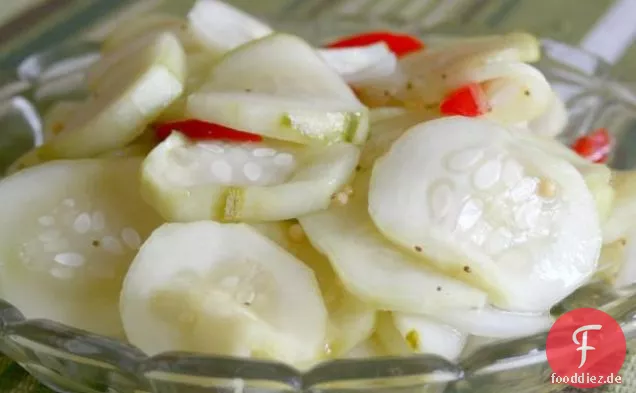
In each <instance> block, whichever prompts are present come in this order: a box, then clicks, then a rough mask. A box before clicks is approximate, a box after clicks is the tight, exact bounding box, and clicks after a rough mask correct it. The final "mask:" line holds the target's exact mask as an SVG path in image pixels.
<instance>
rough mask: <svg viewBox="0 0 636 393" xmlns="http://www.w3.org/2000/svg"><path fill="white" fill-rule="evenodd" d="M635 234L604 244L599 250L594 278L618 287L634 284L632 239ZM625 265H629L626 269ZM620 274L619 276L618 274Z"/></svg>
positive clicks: (635, 278) (635, 274) (635, 280)
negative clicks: (599, 254)
mask: <svg viewBox="0 0 636 393" xmlns="http://www.w3.org/2000/svg"><path fill="white" fill-rule="evenodd" d="M634 235H636V233H633V231H632V233H628V234H627V235H626V236H625V238H622V239H620V240H617V241H615V242H613V243H609V244H604V245H603V248H602V249H601V256H600V257H599V258H598V269H597V270H596V274H595V275H594V277H595V278H597V279H599V280H603V281H605V282H607V283H609V284H616V283H617V282H618V285H617V286H618V287H622V286H625V285H629V284H631V283H633V282H636V267H633V265H634V261H636V260H635V259H634V251H636V250H635V249H634V247H633V244H634V240H636V238H635V237H634ZM626 264H631V265H632V266H630V267H628V266H626ZM619 272H620V274H619Z"/></svg>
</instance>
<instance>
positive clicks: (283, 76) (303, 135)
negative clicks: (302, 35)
mask: <svg viewBox="0 0 636 393" xmlns="http://www.w3.org/2000/svg"><path fill="white" fill-rule="evenodd" d="M255 65H258V66H255ZM187 110H188V112H189V113H190V114H191V115H192V116H193V117H196V118H198V119H202V120H207V121H210V122H212V123H216V124H222V125H225V126H228V127H231V128H234V129H238V130H246V131H249V132H251V133H254V134H260V135H263V136H267V137H271V138H275V139H282V140H286V141H290V142H298V143H302V144H311V143H314V144H325V143H333V142H340V141H345V142H352V143H355V144H361V143H364V142H365V141H366V136H367V132H368V113H367V109H366V108H365V107H364V106H363V105H362V104H361V103H360V101H358V99H357V98H356V97H355V95H354V94H353V92H352V91H351V89H350V88H349V87H348V86H347V84H346V83H345V82H344V81H343V80H342V78H340V76H338V74H337V73H336V72H335V71H334V70H332V69H331V68H330V67H329V66H328V65H327V64H325V62H324V61H323V60H322V59H321V58H320V56H319V55H318V53H317V52H316V51H315V50H314V48H312V47H311V46H310V45H309V44H307V43H306V42H304V41H302V40H301V39H299V38H297V37H294V36H290V35H285V34H274V35H271V36H268V37H265V38H261V39H259V40H257V41H254V42H251V43H248V44H246V45H243V46H241V47H239V48H237V49H236V50H234V51H232V52H230V53H229V54H227V55H226V56H225V57H223V59H221V60H220V61H219V62H218V63H217V64H216V66H215V67H214V68H213V70H212V72H211V73H210V75H209V77H208V80H207V81H206V83H205V84H204V85H203V86H202V87H201V89H200V90H199V91H197V92H196V93H194V94H192V95H191V96H190V97H189V98H188V105H187Z"/></svg>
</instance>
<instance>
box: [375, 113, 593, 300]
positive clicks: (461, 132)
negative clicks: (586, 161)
mask: <svg viewBox="0 0 636 393" xmlns="http://www.w3.org/2000/svg"><path fill="white" fill-rule="evenodd" d="M516 134H517V133H515V132H514V131H511V130H508V129H506V128H503V127H501V126H499V125H497V124H496V123H493V122H490V121H486V120H481V119H471V118H463V117H449V118H443V119H437V120H433V121H429V122H426V123H423V124H420V125H418V126H415V127H413V128H411V129H409V130H407V131H406V132H405V133H404V134H403V135H402V136H401V137H400V138H399V139H398V140H397V141H396V142H395V143H394V144H393V145H392V146H391V149H390V150H389V152H388V153H387V154H385V155H384V156H383V157H382V158H380V159H379V160H377V161H376V163H375V165H374V168H373V175H372V179H371V186H370V190H369V212H370V214H371V217H372V219H373V221H374V223H375V225H376V226H377V227H378V229H379V230H380V231H381V232H382V233H383V234H384V235H385V236H387V237H388V238H389V239H391V240H392V241H393V242H394V243H395V244H398V245H400V246H401V247H402V248H403V249H404V250H405V251H408V252H410V253H411V254H412V255H414V256H416V257H420V256H424V257H426V258H427V260H428V261H430V262H434V263H435V264H436V265H437V267H438V268H439V269H442V270H443V271H445V272H446V273H447V274H450V275H452V276H454V277H457V278H459V279H462V280H465V281H466V282H470V283H473V284H474V285H477V286H479V287H480V288H483V289H485V290H487V291H488V292H489V294H490V298H491V301H492V302H493V304H495V305H497V306H499V307H501V308H504V309H509V310H518V311H536V312H543V311H546V310H548V309H549V308H550V307H551V306H552V305H554V304H555V303H557V302H558V301H559V300H561V299H563V298H564V297H566V296H567V295H569V294H570V293H571V292H573V291H574V290H575V289H576V288H577V287H578V286H580V285H581V284H582V283H584V282H586V281H587V280H588V279H589V278H590V277H591V276H592V275H593V274H594V271H595V270H596V267H597V258H598V255H599V252H600V248H601V231H600V223H599V217H598V212H597V209H596V204H595V200H594V197H593V196H592V194H591V193H590V191H589V189H588V187H587V185H586V183H585V181H584V179H583V177H582V176H581V174H580V173H579V172H578V171H577V169H576V168H575V167H574V166H573V165H572V164H570V163H569V162H568V161H566V160H564V159H562V158H561V157H559V156H557V155H550V154H549V153H548V152H546V151H545V150H544V149H543V148H542V145H540V144H535V145H533V144H530V143H528V140H527V139H523V138H518V137H517V136H516ZM417 247H419V249H421V250H422V251H421V252H418V251H415V250H416V248H417Z"/></svg>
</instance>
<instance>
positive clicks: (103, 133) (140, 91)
mask: <svg viewBox="0 0 636 393" xmlns="http://www.w3.org/2000/svg"><path fill="white" fill-rule="evenodd" d="M184 79H185V55H184V53H183V49H182V48H181V45H180V44H179V41H178V40H177V39H176V38H175V37H174V36H172V35H170V34H162V35H160V36H159V37H157V39H156V40H155V41H154V42H153V43H152V44H151V45H149V46H148V47H147V48H145V49H144V50H143V51H141V52H140V53H137V54H136V55H134V56H131V57H130V58H128V59H127V60H126V61H125V62H123V63H122V64H118V65H117V66H113V67H112V68H111V69H109V71H108V73H107V75H104V76H103V79H102V82H100V86H99V88H98V89H97V90H96V91H95V93H94V94H93V95H92V97H91V98H89V99H88V100H87V101H86V102H84V103H83V104H82V105H81V106H80V107H78V108H77V110H76V111H75V112H74V115H73V116H72V117H70V118H69V119H68V121H67V122H66V127H65V130H64V132H62V133H60V134H59V135H57V136H56V137H55V138H54V139H52V140H50V141H48V142H47V143H45V144H44V145H42V146H41V147H40V148H38V150H37V153H36V154H37V156H38V157H39V158H40V159H41V160H52V159H59V158H82V157H91V156H94V155H96V154H99V153H103V152H106V151H109V150H114V149H117V148H121V147H124V146H126V145H127V144H129V143H130V142H132V141H133V140H134V139H135V138H137V137H138V136H139V135H140V134H141V133H142V132H143V131H144V129H145V127H146V125H147V124H148V123H150V122H151V121H152V120H153V119H154V118H156V117H157V116H158V115H159V113H161V111H163V110H164V109H165V108H166V107H167V106H168V105H170V104H171V103H172V102H173V101H174V100H176V99H177V98H178V97H179V96H180V95H181V93H182V90H183V82H184Z"/></svg>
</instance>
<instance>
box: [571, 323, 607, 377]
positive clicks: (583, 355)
mask: <svg viewBox="0 0 636 393" xmlns="http://www.w3.org/2000/svg"><path fill="white" fill-rule="evenodd" d="M602 327H603V326H602V325H585V326H581V327H580V328H578V329H576V330H575V331H574V333H573V334H572V341H574V344H577V345H580V347H578V348H577V349H576V350H577V351H581V364H579V368H581V367H583V365H584V364H585V362H586V361H587V351H593V350H595V349H596V348H594V347H592V346H589V345H587V332H588V331H589V330H601V328H602ZM581 332H582V333H583V334H582V339H581V341H580V342H579V339H578V338H577V336H578V335H579V333H581Z"/></svg>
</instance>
